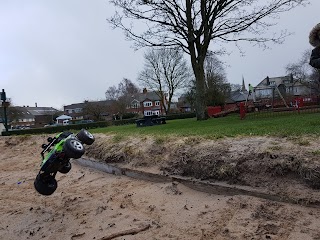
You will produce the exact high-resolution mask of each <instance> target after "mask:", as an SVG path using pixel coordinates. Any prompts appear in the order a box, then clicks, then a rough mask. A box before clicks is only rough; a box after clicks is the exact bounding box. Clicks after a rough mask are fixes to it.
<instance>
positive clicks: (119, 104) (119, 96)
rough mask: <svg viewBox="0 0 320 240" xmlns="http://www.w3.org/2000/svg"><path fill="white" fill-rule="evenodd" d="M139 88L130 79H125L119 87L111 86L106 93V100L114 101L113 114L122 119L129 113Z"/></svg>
mask: <svg viewBox="0 0 320 240" xmlns="http://www.w3.org/2000/svg"><path fill="white" fill-rule="evenodd" d="M139 91H140V90H139V88H138V87H137V86H136V85H135V84H134V83H133V82H132V81H131V80H129V79H127V78H124V79H123V80H122V81H121V82H120V83H119V84H118V87H116V86H111V87H109V88H108V89H107V91H106V93H105V94H106V99H107V100H112V101H113V102H112V105H111V108H110V109H111V112H112V113H113V114H114V115H118V116H119V117H120V119H122V116H123V114H125V113H126V112H127V106H128V105H129V104H130V103H131V101H132V96H134V94H136V93H138V92H139Z"/></svg>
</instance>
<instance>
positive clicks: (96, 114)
mask: <svg viewBox="0 0 320 240" xmlns="http://www.w3.org/2000/svg"><path fill="white" fill-rule="evenodd" d="M84 103H85V104H84V107H83V110H82V111H83V113H82V114H83V115H84V117H85V118H89V119H91V120H95V121H103V120H105V118H104V117H105V116H106V114H109V113H111V111H112V107H111V105H112V103H113V102H112V101H111V100H107V101H85V102H84Z"/></svg>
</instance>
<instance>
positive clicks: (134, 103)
mask: <svg viewBox="0 0 320 240" xmlns="http://www.w3.org/2000/svg"><path fill="white" fill-rule="evenodd" d="M139 107H140V103H139V102H133V103H132V104H131V108H139Z"/></svg>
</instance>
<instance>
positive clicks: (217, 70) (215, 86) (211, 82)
mask: <svg viewBox="0 0 320 240" xmlns="http://www.w3.org/2000/svg"><path fill="white" fill-rule="evenodd" d="M204 76H205V103H206V105H210V106H217V105H223V104H224V103H225V99H226V97H227V96H228V95H229V93H230V91H231V86H230V84H229V83H228V81H227V78H226V73H225V70H224V66H223V63H222V62H221V61H220V60H219V59H218V58H217V56H215V55H214V54H213V53H211V52H210V53H209V54H208V56H207V57H206V60H205V63H204ZM195 90H196V82H195V81H192V82H191V84H190V85H189V88H188V91H187V92H186V93H185V95H186V99H187V100H188V101H189V103H190V104H191V103H194V102H195V101H196V91H195Z"/></svg>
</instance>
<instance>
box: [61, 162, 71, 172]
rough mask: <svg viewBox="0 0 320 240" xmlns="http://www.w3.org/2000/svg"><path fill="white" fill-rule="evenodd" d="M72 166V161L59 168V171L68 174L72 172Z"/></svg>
mask: <svg viewBox="0 0 320 240" xmlns="http://www.w3.org/2000/svg"><path fill="white" fill-rule="evenodd" d="M71 167H72V165H71V163H70V162H68V163H67V164H66V165H64V166H63V167H62V168H60V169H59V172H60V173H64V174H66V173H68V172H70V170H71Z"/></svg>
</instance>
